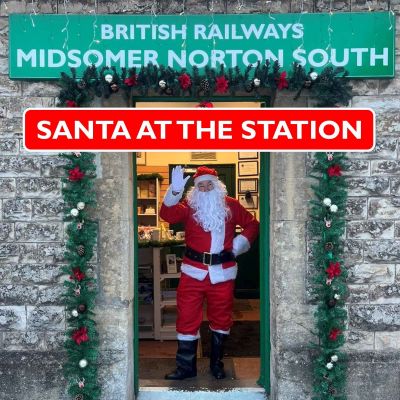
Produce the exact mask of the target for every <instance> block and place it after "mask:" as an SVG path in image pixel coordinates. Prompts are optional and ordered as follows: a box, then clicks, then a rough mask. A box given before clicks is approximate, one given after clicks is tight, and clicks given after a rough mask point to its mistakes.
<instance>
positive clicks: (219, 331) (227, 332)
mask: <svg viewBox="0 0 400 400" xmlns="http://www.w3.org/2000/svg"><path fill="white" fill-rule="evenodd" d="M209 328H210V331H213V332H218V333H222V334H224V335H229V334H230V332H231V330H230V329H229V331H223V330H222V329H211V326H209Z"/></svg>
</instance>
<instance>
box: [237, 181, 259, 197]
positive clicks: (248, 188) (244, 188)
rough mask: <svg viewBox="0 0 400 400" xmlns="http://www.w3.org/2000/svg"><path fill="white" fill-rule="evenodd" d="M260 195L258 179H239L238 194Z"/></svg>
mask: <svg viewBox="0 0 400 400" xmlns="http://www.w3.org/2000/svg"><path fill="white" fill-rule="evenodd" d="M246 192H250V193H258V178H246V179H238V193H246Z"/></svg>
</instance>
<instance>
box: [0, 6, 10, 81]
mask: <svg viewBox="0 0 400 400" xmlns="http://www.w3.org/2000/svg"><path fill="white" fill-rule="evenodd" d="M0 7H1V5H0ZM8 71H9V69H8V57H7V56H4V57H3V56H1V55H0V74H2V75H8Z"/></svg>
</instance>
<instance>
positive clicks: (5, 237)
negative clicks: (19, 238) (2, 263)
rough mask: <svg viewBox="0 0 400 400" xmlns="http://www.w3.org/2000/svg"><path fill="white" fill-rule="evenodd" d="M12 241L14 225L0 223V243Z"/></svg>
mask: <svg viewBox="0 0 400 400" xmlns="http://www.w3.org/2000/svg"><path fill="white" fill-rule="evenodd" d="M13 240H14V224H10V223H5V222H4V223H2V222H0V241H2V242H11V241H13Z"/></svg>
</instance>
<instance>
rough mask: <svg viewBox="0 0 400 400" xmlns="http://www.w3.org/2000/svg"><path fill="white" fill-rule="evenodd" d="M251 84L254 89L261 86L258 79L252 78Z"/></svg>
mask: <svg viewBox="0 0 400 400" xmlns="http://www.w3.org/2000/svg"><path fill="white" fill-rule="evenodd" d="M253 83H254V86H255V87H259V86H260V84H261V81H260V80H259V79H258V78H254V80H253Z"/></svg>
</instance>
